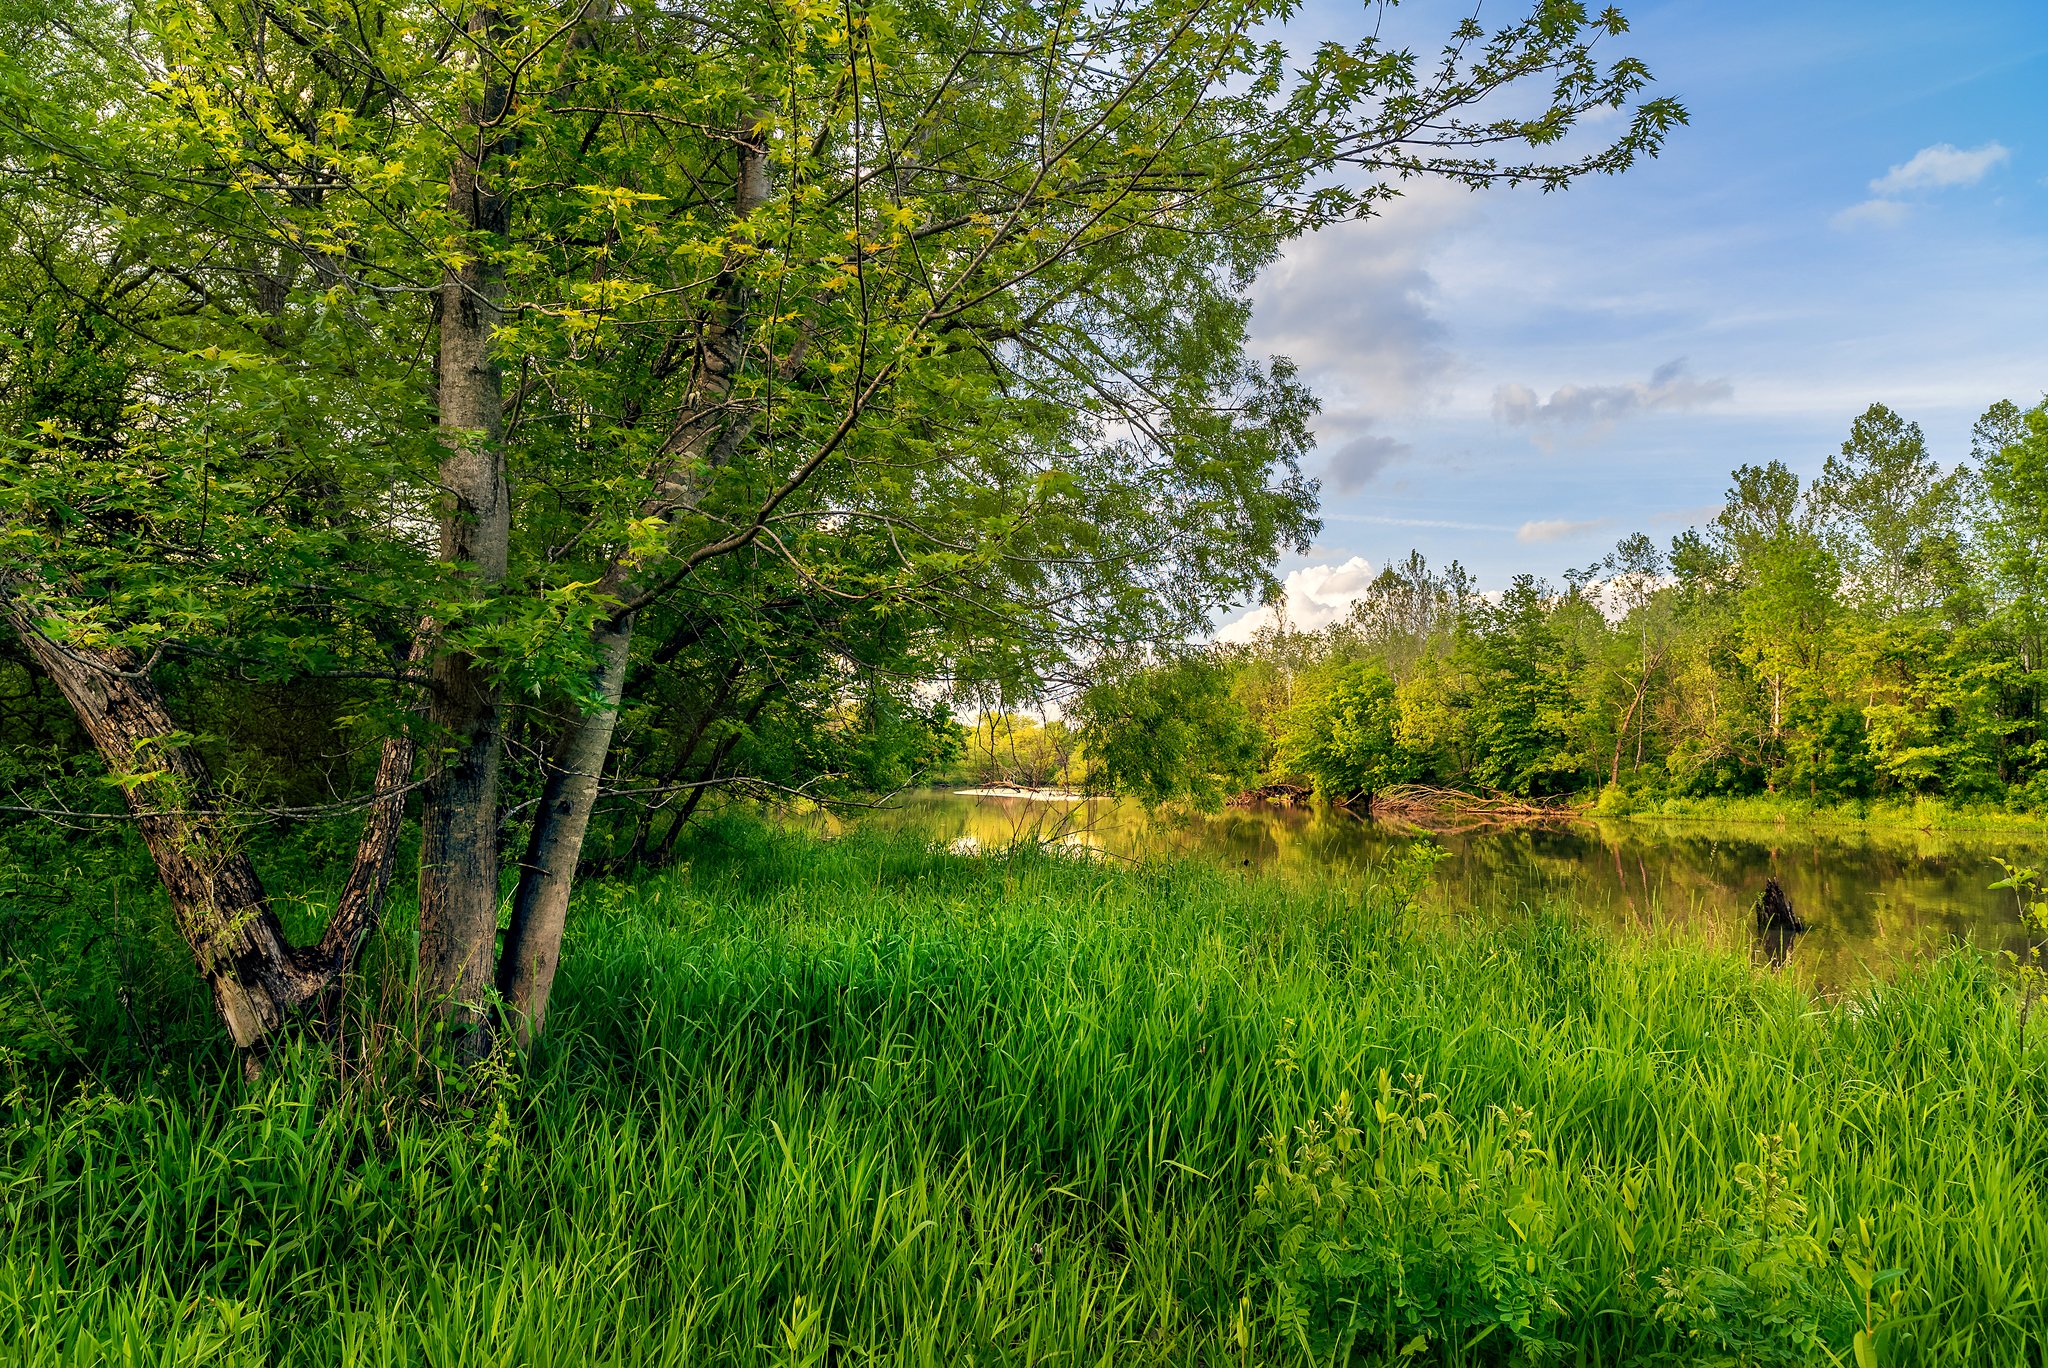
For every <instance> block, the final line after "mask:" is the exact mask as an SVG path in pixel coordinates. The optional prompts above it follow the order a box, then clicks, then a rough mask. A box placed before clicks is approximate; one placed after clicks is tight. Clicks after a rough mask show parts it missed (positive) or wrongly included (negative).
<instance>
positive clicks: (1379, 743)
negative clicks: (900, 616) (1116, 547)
mask: <svg viewBox="0 0 2048 1368" xmlns="http://www.w3.org/2000/svg"><path fill="white" fill-rule="evenodd" d="M2044 629H2048V403H2044V404H2043V405H2041V406H2037V407H2035V408H2033V409H2031V410H2028V411H2022V410H2021V409H2020V408H2019V407H2018V406H2017V405H2015V404H2013V403H2010V402H2000V403H1998V404H1995V405H1993V406H1992V407H1991V408H1990V409H1989V410H1988V411H1987V412H1986V413H1985V414H1984V415H1983V417H1982V418H1981V419H1980V420H1979V421H1978V422H1977V424H1976V427H1975V429H1974V437H1973V442H1972V447H1971V452H1970V457H1969V459H1968V460H1967V461H1965V462H1962V463H1960V464H1958V465H1955V466H1947V465H1944V464H1943V463H1942V462H1941V461H1939V460H1938V459H1937V458H1936V457H1935V455H1934V454H1933V453H1932V452H1930V451H1929V449H1928V445H1927V441H1926V438H1925V436H1924V434H1923V433H1922V431H1921V429H1920V427H1919V425H1918V424H1916V423H1911V422H1908V421H1906V420H1905V419H1903V418H1901V417H1900V416H1899V415H1898V414H1896V413H1894V412H1893V411H1892V410H1891V409H1889V408H1886V407H1885V406H1883V405H1881V404H1880V405H1873V406H1872V407H1870V408H1869V409H1868V410H1866V411H1865V412H1864V413H1863V414H1862V415H1861V416H1860V417H1858V418H1857V419H1856V420H1855V422H1854V424H1853V426H1852V427H1851V429H1850V432H1849V435H1848V438H1847V440H1845V441H1844V442H1843V443H1842V445H1841V449H1840V450H1839V451H1838V452H1837V453H1835V454H1834V455H1831V456H1829V457H1828V458H1827V461H1826V464H1825V465H1824V467H1823V468H1822V470H1821V471H1820V473H1819V474H1818V475H1817V476H1816V477H1815V478H1813V479H1812V480H1810V481H1807V482H1804V483H1802V482H1801V480H1800V478H1799V477H1798V476H1797V475H1796V474H1794V473H1793V471H1791V470H1790V469H1788V468H1787V467H1786V466H1785V465H1784V464H1782V463H1781V462H1777V461H1772V462H1770V463H1768V464H1764V465H1743V466H1740V467H1738V468H1737V469H1736V470H1735V471H1734V473H1733V475H1732V476H1731V479H1730V485H1729V489H1728V493H1727V498H1726V501H1725V503H1724V505H1723V507H1722V509H1721V511H1720V512H1719V513H1718V514H1717V515H1716V516H1715V517H1714V519H1713V520H1712V521H1711V522H1709V523H1708V524H1706V525H1705V526H1704V527H1700V528H1696V529H1692V530H1689V531H1686V532H1684V533H1682V534H1681V535H1679V536H1678V537H1676V538H1674V539H1673V540H1672V542H1671V543H1670V546H1669V547H1668V549H1667V548H1664V547H1660V546H1658V545H1657V544H1656V543H1655V542H1653V541H1652V540H1651V539H1650V538H1649V537H1648V536H1646V535H1643V534H1641V533H1637V534H1635V535H1633V536H1630V537H1627V538H1624V539H1623V540H1622V541H1621V542H1620V543H1619V544H1618V545H1617V546H1616V547H1615V549H1614V550H1613V552H1612V553H1610V554H1609V555H1608V556H1607V557H1606V558H1605V559H1603V560H1602V561H1600V562H1599V563H1598V564H1595V565H1591V566H1588V567H1585V568H1583V569H1578V570H1573V571H1570V572H1568V573H1567V574H1566V575H1565V576H1564V580H1563V583H1562V584H1551V583H1547V582H1545V581H1543V580H1541V579H1538V578H1537V577H1535V576H1533V575H1519V576H1517V577H1515V579H1514V580H1513V582H1512V583H1510V584H1509V585H1508V586H1507V587H1506V588H1505V589H1503V590H1500V591H1497V592H1482V591H1481V590H1480V588H1479V586H1478V585H1476V584H1475V583H1474V582H1473V580H1472V578H1471V577H1470V576H1469V575H1468V574H1467V573H1466V572H1465V571H1464V570H1463V569H1462V568H1460V567H1459V566H1458V565H1457V564H1455V563H1453V564H1452V565H1451V566H1450V567H1449V568H1448V569H1447V570H1443V571H1438V570H1435V569H1433V568H1432V567H1430V566H1429V565H1428V564H1427V563H1426V562H1425V561H1424V560H1423V558H1422V557H1421V556H1420V555H1418V554H1414V553H1411V554H1410V555H1409V557H1408V559H1407V560H1406V561H1405V562H1403V563H1401V564H1399V565H1392V566H1389V567H1387V568H1386V569H1385V570H1383V571H1382V572H1381V573H1380V575H1379V576H1378V578H1377V579H1375V580H1374V581H1373V583H1372V585H1371V586H1370V588H1369V589H1368V590H1367V592H1366V594H1365V596H1364V597H1363V598H1362V599H1360V600H1359V601H1358V603H1357V604H1356V605H1355V606H1354V607H1353V608H1352V610H1351V613H1350V615H1349V616H1348V617H1347V618H1345V619H1344V620H1343V621H1342V622H1340V623H1337V624H1335V625H1333V626H1331V627H1328V628H1325V629H1323V630H1320V631H1314V632H1303V631H1298V630H1292V629H1290V628H1288V627H1287V626H1286V625H1285V624H1284V623H1282V624H1279V625H1276V626H1274V627H1272V628H1269V629H1267V630H1265V631H1263V632H1262V633H1261V634H1260V635H1259V636H1258V637H1257V638H1256V639H1255V640H1253V641H1252V642H1250V643H1249V644H1244V645H1219V646H1215V647H1211V648H1209V650H1208V651H1207V652H1206V653H1205V654H1203V655H1201V656H1199V657H1196V658H1192V659H1189V660H1181V661H1176V662H1173V663H1171V664H1169V665H1163V666H1162V665H1149V666H1146V667H1142V668H1138V669H1135V670H1126V671H1124V672H1123V673H1122V674H1121V675H1120V676H1119V677H1118V678H1116V679H1115V680H1114V681H1112V682H1110V683H1108V684H1105V685H1104V686H1102V687H1101V688H1099V689H1098V690H1097V691H1096V692H1095V693H1094V694H1093V695H1092V696H1091V698H1090V700H1089V702H1088V704H1087V705H1086V706H1085V707H1084V712H1085V713H1086V715H1087V717H1088V719H1089V732H1088V736H1089V740H1090V743H1091V749H1093V750H1094V751H1095V752H1097V753H1099V755H1100V756H1101V757H1102V759H1103V762H1104V763H1103V767H1102V771H1101V773H1102V777H1103V778H1104V779H1106V780H1109V781H1112V782H1118V783H1121V784H1122V785H1123V786H1124V787H1126V788H1129V789H1131V790H1133V791H1136V792H1141V793H1147V794H1150V795H1152V796H1157V797H1165V796H1172V795H1173V794H1176V793H1180V792H1189V793H1195V792H1214V791H1215V790H1217V789H1218V788H1219V787H1225V786H1228V785H1231V784H1237V785H1246V784H1250V783H1254V782H1259V781H1261V780H1265V781H1276V780H1286V779H1292V780H1296V781H1299V782H1302V783H1305V784H1308V785H1312V786H1313V787H1314V788H1315V789H1316V790H1317V791H1318V792H1319V793H1321V794H1323V795H1326V796H1329V797H1333V798H1338V799H1349V798H1352V797H1354V796H1357V795H1361V794H1369V793H1372V792H1374V791H1377V790H1380V789H1383V788H1386V787H1388V786H1390V785H1395V784H1404V783H1426V784H1433V785H1442V786H1451V787H1458V788H1462V789H1468V790H1475V791H1476V790H1488V791H1497V792H1502V793H1509V794H1517V795H1556V794H1589V793H1592V792H1595V791H1603V792H1604V793H1605V795H1606V798H1605V800H1606V801H1607V802H1608V803H1609V804H1610V805H1613V806H1622V807H1625V806H1629V805H1631V804H1640V803H1642V802H1644V801H1648V800H1653V799H1658V798H1662V797H1667V796H1678V797H1712V796H1744V795H1758V794H1771V795H1780V796H1783V797H1787V798H1792V799H1797V800H1800V801H1805V802H1814V803H1844V802H1854V801H1858V800H1873V799H1876V800H1882V799H1898V800H1906V799H1911V798H1916V797H1920V796H1938V797H1941V798H1944V799H1948V800H1951V801H1955V802H1959V803H1973V804H1985V803H1997V804H2007V805H2014V806H2020V807H2027V808H2040V807H2048V727H2044V718H2043V709H2044V686H2048V671H2044V668H2043V647H2044ZM1195 681H1202V683H1201V684H1200V686H1199V687H1198V686H1197V684H1196V683H1195ZM1163 694H1172V695H1175V696H1176V697H1178V698H1180V699H1182V700H1183V701H1182V703H1181V705H1180V707H1179V708H1178V710H1177V711H1178V712H1179V714H1180V715H1181V716H1182V717H1183V718H1189V719H1196V722H1193V723H1190V725H1197V724H1198V725H1199V726H1200V727H1201V728H1203V729H1205V731H1204V735H1205V736H1206V738H1207V740H1206V742H1205V743H1204V744H1191V743H1189V742H1188V741H1186V740H1181V741H1174V740H1172V739H1171V738H1168V739H1166V740H1165V741H1164V742H1162V741H1161V740H1160V739H1159V738H1158V737H1157V734H1156V730H1155V729H1154V728H1153V727H1152V726H1150V725H1149V724H1147V723H1146V721H1145V717H1144V714H1145V712H1146V709H1145V708H1144V707H1143V706H1142V705H1141V704H1140V703H1139V702H1137V700H1141V699H1143V698H1146V697H1150V696H1154V695H1163ZM1197 695H1199V696H1200V697H1201V698H1203V699H1205V700H1206V702H1205V703H1204V704H1203V705H1202V706H1199V707H1191V706H1189V705H1188V703H1187V701H1186V700H1188V699H1189V698H1192V697H1195V696H1197ZM1248 740H1249V742H1250V744H1249V746H1248V745H1247V741H1248Z"/></svg>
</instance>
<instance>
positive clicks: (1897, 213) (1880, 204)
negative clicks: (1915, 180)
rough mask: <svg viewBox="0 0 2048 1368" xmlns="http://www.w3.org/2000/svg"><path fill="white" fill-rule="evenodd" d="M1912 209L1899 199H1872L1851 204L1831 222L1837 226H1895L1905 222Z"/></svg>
mask: <svg viewBox="0 0 2048 1368" xmlns="http://www.w3.org/2000/svg"><path fill="white" fill-rule="evenodd" d="M1910 211H1911V207H1910V206H1908V205H1904V204H1901V203H1899V202H1898V201H1897V200H1888V199H1870V200H1865V201H1863V203H1861V204H1852V205H1850V206H1849V207H1848V208H1847V209H1844V210H1843V211H1842V212H1841V213H1839V214H1836V215H1835V216H1834V217H1833V218H1832V219H1830V220H1829V222H1830V223H1832V224H1834V225H1835V227H1837V228H1893V227H1896V226H1898V225H1899V224H1901V223H1904V222H1905V221H1906V215H1907V214H1908V213H1909V212H1910Z"/></svg>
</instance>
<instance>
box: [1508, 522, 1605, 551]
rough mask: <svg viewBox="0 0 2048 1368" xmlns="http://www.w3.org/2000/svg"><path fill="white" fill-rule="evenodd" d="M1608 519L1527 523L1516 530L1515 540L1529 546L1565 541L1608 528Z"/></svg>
mask: <svg viewBox="0 0 2048 1368" xmlns="http://www.w3.org/2000/svg"><path fill="white" fill-rule="evenodd" d="M1607 523H1608V519H1606V518H1589V519H1586V520H1585V521H1583V522H1573V521H1571V520H1570V519H1567V518H1546V519H1543V520H1541V521H1536V522H1525V523H1523V524H1522V525H1521V526H1520V527H1518V528H1516V529H1515V540H1516V541H1518V542H1522V543H1525V544H1528V545H1536V544H1538V543H1541V542H1554V541H1563V540H1564V539H1565V538H1567V537H1576V536H1578V535H1579V534H1580V533H1582V532H1597V531H1599V530H1600V529H1601V528H1603V527H1605V526H1607Z"/></svg>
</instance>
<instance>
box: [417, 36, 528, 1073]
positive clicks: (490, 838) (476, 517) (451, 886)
mask: <svg viewBox="0 0 2048 1368" xmlns="http://www.w3.org/2000/svg"><path fill="white" fill-rule="evenodd" d="M498 22H499V21H498V16H497V15H496V14H495V13H492V12H490V11H482V12H480V13H479V14H478V16H477V17H476V19H475V20H474V21H473V23H472V32H473V33H475V34H476V35H477V36H478V37H479V39H480V40H482V41H484V42H488V41H489V39H490V37H491V36H492V35H494V34H495V33H496V30H497V26H498ZM507 98H508V97H507V93H506V90H505V88H504V87H503V85H502V84H499V83H497V82H492V83H491V84H489V85H488V86H487V87H486V89H485V92H484V95H483V97H482V99H481V100H480V101H479V102H478V103H477V104H476V105H474V106H471V107H470V108H469V109H467V110H466V111H465V112H466V115H467V117H466V118H465V120H464V126H465V127H466V128H467V130H468V134H469V136H471V137H473V138H474V139H475V144H474V146H473V147H469V148H466V149H463V150H461V151H459V152H458V153H457V155H456V157H455V160H454V165H453V167H452V170H451V172H450V176H449V185H448V208H449V211H450V213H451V214H452V215H453V217H454V218H455V220H456V222H458V223H460V224H463V225H464V226H465V227H467V228H469V229H470V230H471V236H472V242H471V244H470V246H469V249H468V251H467V252H466V254H465V256H464V259H463V261H462V264H461V265H460V266H459V267H457V268H454V269H451V270H450V271H449V272H448V273H447V276H446V277H445V279H444V280H443V282H442V285H441V294H440V316H441V317H440V329H441V333H440V354H439V373H438V376H437V379H438V383H439V395H438V401H439V405H440V424H441V430H442V436H443V441H444V443H445V446H446V448H447V454H446V455H445V456H444V457H443V459H442V461H441V471H440V478H441V490H442V502H441V510H440V532H441V544H440V557H441V559H442V560H443V561H444V562H447V563H449V564H452V565H456V566H460V567H462V568H463V570H464V571H465V572H466V573H467V574H468V575H470V576H471V578H472V580H473V588H474V592H475V593H476V594H477V595H478V596H479V597H484V596H488V595H489V594H491V593H494V592H495V591H496V588H497V586H498V584H499V582H500V581H502V580H503V579H504V577H505V568H506V565H507V562H508V560H509V558H510V549H511V514H512V502H511V495H510V491H509V489H508V487H507V482H506V477H505V452H504V435H505V421H504V419H505V400H504V390H503V387H502V381H501V378H500V376H499V372H498V364H497V360H496V358H495V356H494V355H493V353H492V335H493V334H494V333H495V332H496V331H497V328H498V325H499V322H500V321H501V319H502V318H503V316H504V296H505V273H504V268H503V266H502V265H501V264H500V263H499V262H498V261H497V259H496V256H495V252H496V248H497V247H498V245H499V243H500V242H502V240H503V238H504V235H505V232H506V229H507V226H508V223H509V219H508V216H507V211H506V204H505V201H504V198H503V197H502V196H501V195H500V194H499V193H498V192H497V189H496V188H495V185H494V181H495V178H496V177H497V176H498V175H499V174H500V171H501V167H500V166H499V165H498V163H500V162H501V161H502V160H503V158H504V155H505V153H506V152H507V151H508V148H507V147H506V146H505V143H504V140H503V137H502V135H501V134H500V133H498V132H497V129H499V128H500V127H502V126H503V122H504V115H505V113H506V108H505V106H506V102H507ZM427 715H428V720H429V722H430V723H431V724H432V727H433V737H432V744H433V745H434V746H435V754H434V757H433V764H432V768H431V771H430V773H431V777H430V779H429V782H428V785H427V791H426V798H425V801H424V804H423V807H422V811H421V816H420V825H421V840H420V985H419V986H420V990H421V992H422V993H423V994H424V995H425V997H426V999H427V1001H428V1002H429V1003H431V1004H433V1005H435V1006H437V1007H443V1006H445V1007H448V1008H452V1009H453V1010H454V1012H455V1015H456V1018H457V1020H458V1021H460V1022H461V1023H462V1024H463V1025H464V1026H466V1027H470V1028H473V1034H474V1037H475V1038H474V1039H472V1040H471V1041H470V1044H471V1046H477V1045H481V1044H485V1043H487V1038H488V1023H487V1020H486V1017H485V1014H484V1010H483V1009H484V1003H485V1001H486V1000H487V998H488V996H489V992H490V988H491V979H492V970H493V967H494V966H493V961H494V957H495V952H496V948H497V945H496V942H497V930H498V771H499V768H500V765H501V762H502V758H503V754H504V715H503V709H502V707H501V705H500V702H499V698H498V690H497V687H496V685H495V684H494V683H493V682H492V680H491V678H490V674H489V670H488V668H487V666H486V664H485V663H484V662H483V661H480V660H478V659H477V658H476V657H475V656H474V655H472V654H471V653H469V652H467V651H464V650H461V649H459V648H445V647H444V649H441V650H439V651H437V652H436V654H435V659H434V664H433V671H432V691H431V695H430V702H429V705H428V714H427Z"/></svg>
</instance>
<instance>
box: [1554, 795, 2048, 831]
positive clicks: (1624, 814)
mask: <svg viewBox="0 0 2048 1368" xmlns="http://www.w3.org/2000/svg"><path fill="white" fill-rule="evenodd" d="M1578 813H1579V815H1583V816H1587V817H1603V818H1615V819H1620V820H1633V821H1659V822H1729V823H1747V824H1755V825H1769V826H1785V827H1798V828H1802V829H1808V830H1815V831H1847V830H1859V829H1860V830H1893V831H1906V830H1912V831H1975V832H2000V831H2012V832H2026V833H2034V834H2044V833H2048V813H2041V812H2032V811H2011V810H2007V809H2002V808H1987V807H1970V806H1958V805H1955V804H1951V803H1948V802H1944V801H1943V800H1941V799H1939V798H1917V799H1912V800H1909V801H1901V802H1861V801H1859V802H1851V803H1836V804H1829V803H1811V802H1805V801H1802V800H1799V799H1794V798H1785V797H1776V796H1771V795H1763V794H1759V795H1755V796H1751V797H1745V798H1654V797H1652V798H1640V799H1639V798H1636V797H1634V796H1632V795H1628V794H1623V793H1620V792H1618V791H1616V790H1613V789H1609V790H1607V791H1606V792H1604V793H1602V794H1600V795H1599V796H1598V797H1597V798H1595V799H1592V800H1589V801H1588V802H1586V803H1585V804H1584V805H1583V806H1582V807H1580V808H1579V809H1578Z"/></svg>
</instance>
